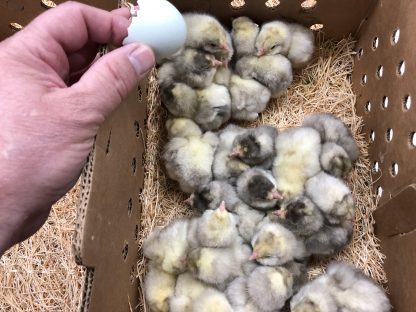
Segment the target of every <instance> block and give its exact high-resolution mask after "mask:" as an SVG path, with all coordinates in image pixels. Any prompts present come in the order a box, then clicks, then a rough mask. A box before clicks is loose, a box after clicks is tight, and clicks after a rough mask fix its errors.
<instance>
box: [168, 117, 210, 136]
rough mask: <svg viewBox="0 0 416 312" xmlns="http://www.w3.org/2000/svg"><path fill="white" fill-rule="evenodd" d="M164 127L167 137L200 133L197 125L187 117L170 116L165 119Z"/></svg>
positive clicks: (198, 134)
mask: <svg viewBox="0 0 416 312" xmlns="http://www.w3.org/2000/svg"><path fill="white" fill-rule="evenodd" d="M165 127H166V130H167V132H168V138H169V139H172V138H175V137H182V138H187V137H190V136H200V135H202V131H201V129H200V128H199V126H198V125H197V124H196V123H194V122H193V121H192V120H191V119H189V118H170V119H168V120H167V121H166V124H165Z"/></svg>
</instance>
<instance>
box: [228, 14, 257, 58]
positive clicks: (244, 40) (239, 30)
mask: <svg viewBox="0 0 416 312" xmlns="http://www.w3.org/2000/svg"><path fill="white" fill-rule="evenodd" d="M259 30H260V29H259V25H257V24H256V23H254V22H253V21H252V20H251V19H250V18H248V17H245V16H241V17H238V18H236V19H234V20H233V25H232V31H231V37H232V39H233V43H234V48H235V54H236V56H237V58H240V57H242V56H244V55H254V54H255V53H256V49H255V43H256V38H257V34H258V33H259Z"/></svg>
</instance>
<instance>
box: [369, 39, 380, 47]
mask: <svg viewBox="0 0 416 312" xmlns="http://www.w3.org/2000/svg"><path fill="white" fill-rule="evenodd" d="M379 42H380V40H379V39H378V37H374V38H373V42H372V43H371V47H372V49H373V50H376V49H377V48H378V45H379Z"/></svg>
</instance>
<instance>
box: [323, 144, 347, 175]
mask: <svg viewBox="0 0 416 312" xmlns="http://www.w3.org/2000/svg"><path fill="white" fill-rule="evenodd" d="M319 160H320V162H321V166H322V169H323V170H325V172H328V173H329V174H332V175H333V176H336V177H339V178H342V177H345V176H346V175H347V174H348V173H349V172H350V171H351V168H352V163H351V159H350V157H349V156H348V154H347V152H346V151H345V150H344V149H343V148H342V147H341V146H340V145H338V144H336V143H333V142H327V143H324V144H323V145H322V151H321V155H320V157H319Z"/></svg>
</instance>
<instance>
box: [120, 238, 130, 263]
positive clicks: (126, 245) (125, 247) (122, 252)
mask: <svg viewBox="0 0 416 312" xmlns="http://www.w3.org/2000/svg"><path fill="white" fill-rule="evenodd" d="M128 254H129V243H128V242H127V241H124V247H123V250H122V251H121V255H122V256H123V260H124V261H126V260H127V256H128Z"/></svg>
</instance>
